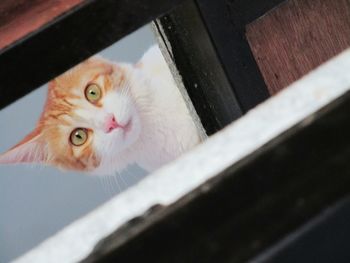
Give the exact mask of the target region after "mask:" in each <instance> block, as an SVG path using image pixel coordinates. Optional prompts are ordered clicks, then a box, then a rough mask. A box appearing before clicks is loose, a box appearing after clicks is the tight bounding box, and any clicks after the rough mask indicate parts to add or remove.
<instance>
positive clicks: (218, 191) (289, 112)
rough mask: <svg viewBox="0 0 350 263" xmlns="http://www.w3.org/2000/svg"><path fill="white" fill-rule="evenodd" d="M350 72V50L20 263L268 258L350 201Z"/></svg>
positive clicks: (29, 254) (23, 258)
mask: <svg viewBox="0 0 350 263" xmlns="http://www.w3.org/2000/svg"><path fill="white" fill-rule="evenodd" d="M349 67H350V50H348V51H346V52H345V53H343V54H341V55H340V56H339V57H337V58H336V59H335V60H333V61H331V62H328V63H327V64H326V65H324V66H322V67H320V68H319V69H317V70H316V71H315V72H313V73H311V74H309V75H308V76H306V77H305V78H304V79H302V80H300V81H298V82H297V83H295V84H293V85H292V86H291V87H289V88H288V89H286V90H285V91H283V92H281V93H280V94H278V95H276V96H275V97H273V98H271V99H270V100H268V101H266V102H265V103H263V104H261V105H260V106H258V107H257V108H256V109H254V110H253V111H251V112H250V113H249V114H247V115H246V116H244V117H242V118H240V119H239V120H238V121H237V122H235V123H234V124H231V125H230V126H229V127H228V128H226V129H224V130H223V131H221V132H218V133H217V134H216V135H214V136H212V137H210V138H209V139H208V140H207V141H205V142H204V143H203V144H202V145H200V146H199V147H198V148H196V149H194V150H193V151H192V152H190V153H188V154H186V155H184V156H182V157H181V158H180V159H179V160H177V161H175V162H173V163H172V164H170V165H168V166H167V167H164V168H163V169H161V170H160V171H158V172H156V173H154V174H152V175H150V176H149V177H147V178H146V179H144V180H143V181H141V182H140V183H139V184H138V185H136V186H134V187H132V188H131V189H129V190H127V191H125V192H124V193H122V194H120V195H119V196H117V197H115V198H114V199H112V200H111V201H110V202H108V203H107V204H105V205H103V206H102V207H100V208H98V209H97V210H96V211H94V212H92V213H91V214H90V215H88V216H86V217H85V218H82V219H80V220H79V221H77V222H75V223H74V224H72V225H70V226H68V227H67V228H66V229H64V230H63V231H62V232H60V233H58V234H57V235H56V236H55V237H52V238H50V239H49V240H47V241H46V242H44V243H43V244H41V245H40V246H39V247H38V248H36V249H34V250H33V251H31V252H29V253H28V254H27V255H25V256H24V257H22V258H20V259H19V260H18V261H17V262H38V263H40V262H46V261H47V259H48V258H50V261H51V262H62V261H65V262H76V261H79V260H83V262H119V261H120V262H123V261H126V260H127V261H128V262H138V261H139V260H144V261H152V262H179V261H181V262H198V259H199V258H200V259H201V262H213V260H219V261H220V262H246V261H247V260H250V259H253V258H255V257H256V256H258V255H261V254H260V253H262V252H264V251H265V250H266V249H268V248H270V247H271V246H273V245H274V244H276V243H277V242H278V241H279V240H281V239H282V238H284V237H285V236H286V235H287V234H290V233H292V232H293V231H295V230H296V229H298V227H300V226H303V225H304V224H305V223H306V222H309V220H310V219H311V218H314V217H315V216H317V215H319V214H320V213H321V214H322V211H324V210H325V209H327V208H328V207H330V206H332V205H334V204H336V203H337V202H342V200H343V199H344V198H345V197H347V196H349V194H350V174H349V173H350V172H349V171H350V169H349V162H348V158H347V157H348V156H349V152H350V144H349V143H348V140H347V137H348V134H349V132H350V123H349V118H348V115H349V113H350V75H349V74H348V68H349ZM282 106H283V107H282ZM277 109H278V110H277ZM335 167H336V169H337V173H334V168H335ZM333 211H334V210H333ZM316 225H317V224H316ZM101 238H105V239H103V240H102V241H101ZM98 241H99V242H98ZM97 242H98V244H97ZM96 244H97V246H96V247H95V245H96ZM94 247H95V248H94ZM93 248H94V251H93V252H92V254H90V255H89V253H90V252H91V251H92V250H93ZM319 253H320V255H321V254H322V251H319ZM344 253H346V251H345V252H344ZM88 255H89V256H88ZM265 255H266V254H265Z"/></svg>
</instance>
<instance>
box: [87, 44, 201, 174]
mask: <svg viewBox="0 0 350 263" xmlns="http://www.w3.org/2000/svg"><path fill="white" fill-rule="evenodd" d="M137 65H138V66H133V65H130V64H118V65H117V66H118V67H120V68H121V69H122V70H123V71H124V72H125V74H126V76H127V80H128V84H129V85H127V87H123V88H122V89H119V90H117V89H116V91H115V93H113V94H108V95H107V96H106V98H105V100H104V106H103V111H105V112H113V113H114V114H115V116H116V119H117V120H118V121H119V122H121V123H122V124H125V123H126V122H127V121H128V120H130V119H132V126H131V130H130V131H129V132H128V133H124V131H122V130H117V131H113V132H112V134H103V133H102V132H95V142H94V145H95V148H96V149H97V152H98V153H99V154H100V155H101V156H102V163H101V165H100V166H99V167H98V168H97V169H96V170H94V171H93V173H97V174H110V173H111V172H113V171H121V170H123V169H124V168H125V167H126V166H127V165H129V164H132V163H137V164H139V165H140V166H141V167H143V168H144V169H146V170H148V171H153V170H154V169H156V168H158V167H159V166H161V165H163V164H165V163H167V162H169V161H171V160H173V159H175V158H176V157H178V156H179V155H180V154H181V153H183V152H184V151H186V150H188V149H190V148H192V147H193V146H194V145H196V144H198V143H199V141H200V138H199V135H198V132H197V129H196V126H195V124H194V122H193V120H192V118H191V116H190V114H189V111H188V109H187V107H186V104H185V102H184V100H183V98H182V96H181V94H180V91H179V90H178V88H177V87H176V85H175V82H174V80H173V78H172V76H171V73H170V71H169V68H168V66H167V64H166V62H165V60H164V58H163V56H162V54H161V52H160V50H159V48H158V47H157V46H153V47H151V48H150V49H149V50H148V51H147V52H146V53H145V54H144V56H143V57H142V59H141V60H140V62H139V63H138V64H137ZM84 115H85V114H84Z"/></svg>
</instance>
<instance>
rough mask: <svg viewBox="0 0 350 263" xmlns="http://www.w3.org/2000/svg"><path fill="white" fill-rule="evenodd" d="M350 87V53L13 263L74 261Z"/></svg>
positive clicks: (306, 117)
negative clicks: (146, 213) (120, 228)
mask: <svg viewBox="0 0 350 263" xmlns="http://www.w3.org/2000/svg"><path fill="white" fill-rule="evenodd" d="M349 89H350V50H348V51H345V52H344V53H342V54H341V55H339V56H338V57H336V58H335V59H333V60H332V61H330V62H327V63H326V64H325V65H323V66H321V67H320V68H318V69H317V70H315V71H313V72H312V73H310V74H309V75H307V76H306V77H304V78H303V79H301V80H300V81H298V82H296V83H294V84H293V85H291V86H290V87H289V88H288V89H286V90H284V91H283V92H281V93H279V94H278V95H276V96H274V97H273V98H271V99H269V100H268V101H266V102H265V103H262V104H261V105H259V106H258V107H256V108H255V109H253V110H252V111H250V112H249V113H248V114H246V115H245V116H244V117H242V118H241V119H239V120H238V121H236V122H235V123H233V124H231V125H230V126H228V127H227V128H225V129H224V130H223V131H221V132H219V133H217V134H215V135H214V136H212V137H210V138H209V139H208V140H206V141H205V142H204V143H203V144H201V145H200V146H198V147H197V148H196V149H194V150H193V151H191V152H189V153H188V154H185V155H184V156H182V157H181V158H179V159H178V160H177V161H175V162H173V163H171V164H170V165H167V166H166V167H163V168H162V169H160V170H159V171H157V172H155V173H153V174H152V175H150V176H148V177H146V178H145V179H144V180H142V181H141V182H140V183H139V184H137V185H135V186H134V187H132V188H130V189H128V190H127V191H125V192H123V193H122V194H120V195H118V196H116V197H115V198H114V199H112V200H110V201H109V202H107V203H106V204H104V205H102V206H101V207H99V208H97V209H96V210H94V211H92V212H91V213H90V214H88V215H87V216H85V217H83V218H81V219H79V220H78V221H76V222H74V223H72V224H71V225H69V226H68V227H66V228H65V229H63V230H62V231H61V232H59V233H58V234H56V235H55V236H53V237H51V238H49V239H47V240H46V241H44V242H43V243H42V244H40V245H39V246H38V247H36V248H34V249H33V250H31V251H29V252H28V253H27V254H25V255H24V256H22V257H20V258H18V259H17V260H15V262H25V263H27V262H36V263H41V262H43V263H50V262H57V263H61V262H76V261H79V260H81V259H83V258H85V257H86V256H87V255H88V254H89V253H90V252H91V251H92V249H93V248H94V246H95V244H96V243H97V242H98V241H99V240H100V239H102V238H104V237H106V236H107V235H108V234H110V233H112V232H114V231H115V230H116V229H117V228H119V227H120V226H121V225H123V224H124V223H126V222H127V221H129V220H130V219H132V218H134V217H136V216H139V215H142V214H143V213H144V212H145V211H146V210H148V208H150V207H151V206H153V205H154V204H162V205H169V204H172V203H174V202H176V201H177V200H178V199H179V198H181V197H182V196H184V195H186V194H188V193H189V192H190V191H192V190H193V189H195V188H196V187H198V186H199V185H201V184H202V183H204V182H205V181H207V180H208V179H210V178H212V177H214V176H215V175H217V174H218V173H220V172H221V171H223V170H224V169H225V168H227V167H229V166H231V165H232V164H234V163H235V162H237V161H238V160H240V159H241V158H242V157H245V156H247V155H249V154H250V153H252V152H254V151H255V150H256V149H258V148H260V147H261V146H262V145H264V144H266V143H267V142H268V141H270V140H271V139H273V138H274V137H276V136H277V135H279V134H281V133H282V132H284V131H285V130H288V129H289V128H290V127H292V126H293V125H295V124H296V123H299V122H301V121H304V122H308V121H309V120H310V118H312V114H313V113H314V112H315V111H317V110H319V109H321V108H322V107H324V106H325V105H327V104H328V103H330V102H331V101H333V100H335V99H336V98H338V97H340V96H342V95H343V94H344V93H345V92H347V91H348V90H349Z"/></svg>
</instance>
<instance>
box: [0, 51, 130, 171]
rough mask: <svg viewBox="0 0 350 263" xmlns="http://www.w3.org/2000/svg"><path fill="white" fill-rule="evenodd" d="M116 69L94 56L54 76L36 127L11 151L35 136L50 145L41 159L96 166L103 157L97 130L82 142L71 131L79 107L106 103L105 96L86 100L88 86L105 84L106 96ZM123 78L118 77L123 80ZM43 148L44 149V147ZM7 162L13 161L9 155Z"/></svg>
mask: <svg viewBox="0 0 350 263" xmlns="http://www.w3.org/2000/svg"><path fill="white" fill-rule="evenodd" d="M114 70H116V66H114V65H113V64H110V63H108V62H106V61H105V60H104V59H101V58H98V57H93V58H90V59H88V60H86V61H85V62H83V63H81V64H79V65H77V66H76V67H74V68H72V69H71V70H69V71H67V72H65V73H64V74H62V75H61V76H59V77H57V78H55V79H54V80H52V81H51V82H50V83H49V88H48V95H47V100H46V104H45V106H44V110H43V113H42V115H41V116H40V119H39V121H38V123H37V126H36V128H35V129H34V131H33V132H31V133H30V134H28V135H27V136H26V137H25V138H24V139H23V140H22V141H21V142H20V143H18V144H17V145H16V146H14V147H13V148H11V149H10V150H9V151H8V152H7V153H10V152H11V151H12V152H13V151H14V150H16V149H17V148H20V147H21V146H23V145H25V144H26V143H28V142H30V141H31V140H33V139H35V140H37V143H38V144H40V145H45V147H46V148H45V149H47V152H46V153H45V157H44V160H39V162H44V163H48V164H52V165H55V166H58V167H61V168H65V169H72V170H81V171H89V170H93V169H94V168H96V167H97V166H98V165H99V164H100V161H101V160H100V158H99V157H97V156H96V154H95V153H94V149H93V146H92V144H91V141H92V137H93V133H94V132H93V130H91V129H88V135H89V136H88V141H87V142H86V143H85V144H84V145H82V146H74V145H72V144H71V143H70V141H69V137H70V133H71V132H72V131H73V130H74V129H75V128H77V127H76V126H75V125H76V124H75V123H76V121H77V119H78V117H77V116H76V115H75V113H74V111H75V110H77V109H78V108H80V107H96V106H97V107H101V106H102V100H101V101H99V102H98V104H96V105H89V104H88V103H87V102H86V98H85V95H84V91H85V87H86V86H87V85H88V84H89V83H92V82H95V83H98V84H99V85H100V87H101V88H102V96H104V94H105V93H107V92H109V91H111V90H112V89H113V88H114V86H115V84H114V82H115V81H116V80H115V79H114V78H115V75H116V74H113V77H112V76H111V75H112V73H113V72H114ZM121 76H122V74H121ZM122 79H123V78H120V79H118V81H119V82H121V81H122ZM41 151H44V148H42V149H41ZM7 153H5V154H4V155H6V154H7ZM17 155H18V154H17ZM17 155H15V156H17ZM16 158H17V159H14V160H13V162H28V161H30V162H32V161H33V160H29V159H28V158H24V157H21V158H18V157H16ZM34 161H35V160H34ZM0 162H1V157H0ZM6 162H9V161H8V158H7V159H6Z"/></svg>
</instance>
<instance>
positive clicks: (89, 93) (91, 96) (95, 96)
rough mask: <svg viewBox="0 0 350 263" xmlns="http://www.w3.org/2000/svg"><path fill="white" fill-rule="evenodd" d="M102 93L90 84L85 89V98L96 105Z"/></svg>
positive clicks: (97, 87)
mask: <svg viewBox="0 0 350 263" xmlns="http://www.w3.org/2000/svg"><path fill="white" fill-rule="evenodd" d="M101 96H102V92H101V88H100V86H99V85H97V84H95V83H92V84H89V85H87V86H86V88H85V97H86V99H87V100H88V101H90V102H91V103H96V102H98V101H99V100H100V99H101Z"/></svg>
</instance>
